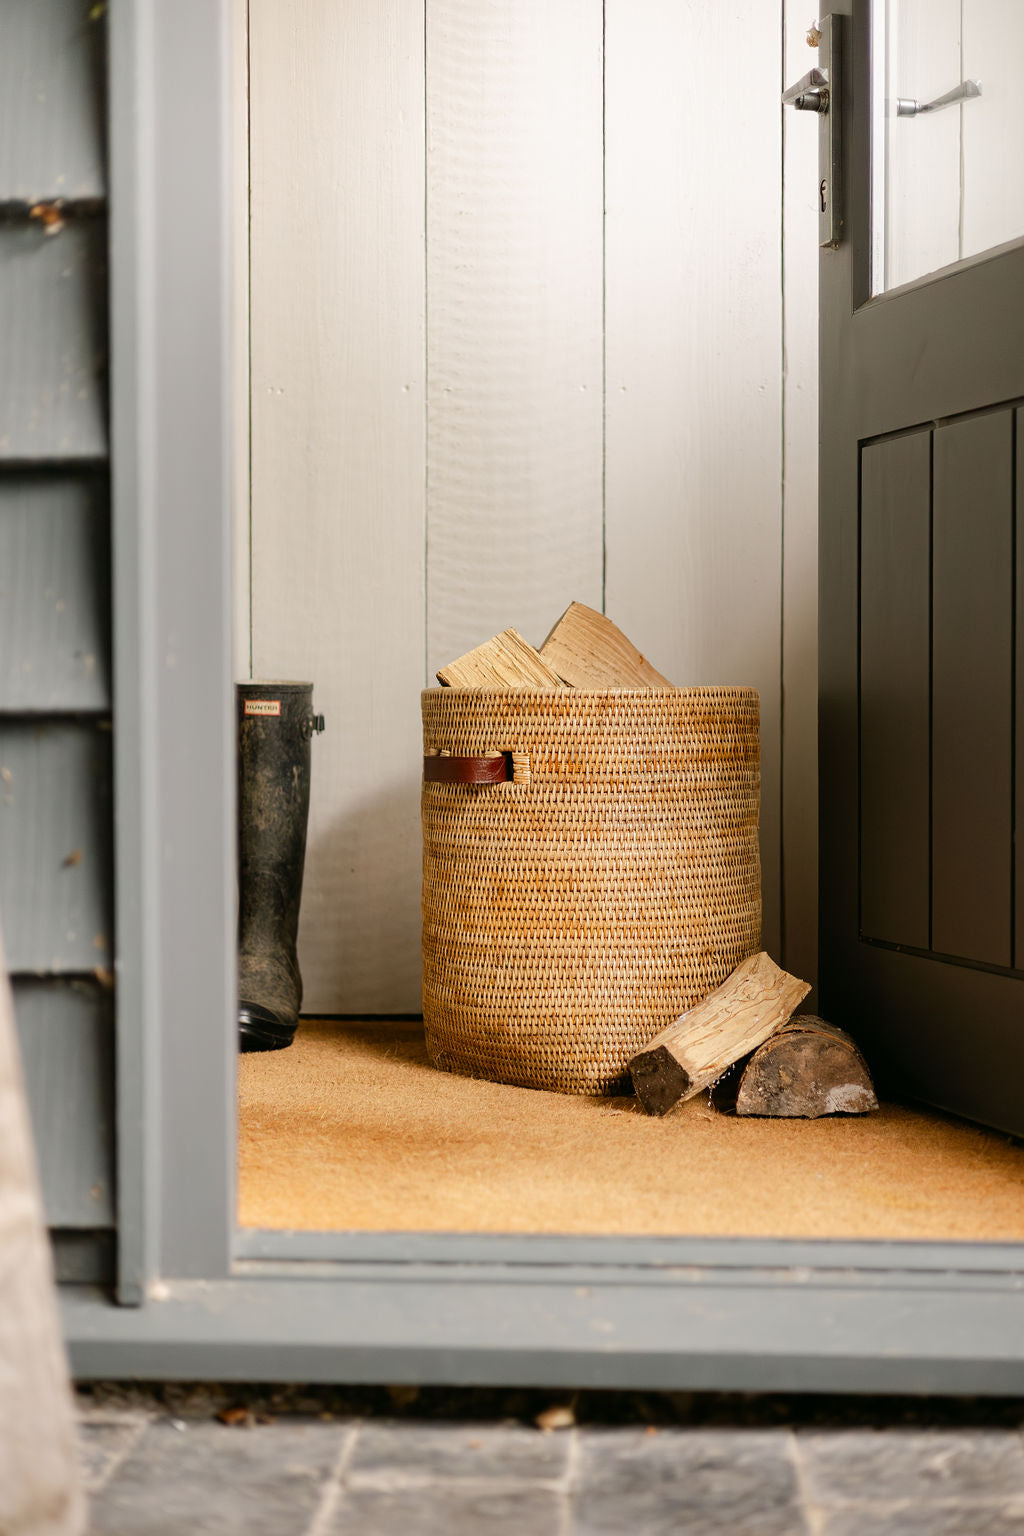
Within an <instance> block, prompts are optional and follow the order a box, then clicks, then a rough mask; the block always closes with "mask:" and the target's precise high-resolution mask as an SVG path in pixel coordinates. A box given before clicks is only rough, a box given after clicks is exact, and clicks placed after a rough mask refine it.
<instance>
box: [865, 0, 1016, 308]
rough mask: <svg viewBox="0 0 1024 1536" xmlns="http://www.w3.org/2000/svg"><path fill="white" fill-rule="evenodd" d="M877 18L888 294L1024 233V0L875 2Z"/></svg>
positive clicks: (876, 249)
mask: <svg viewBox="0 0 1024 1536" xmlns="http://www.w3.org/2000/svg"><path fill="white" fill-rule="evenodd" d="M871 23H872V210H871V217H872V291H873V292H874V293H880V292H882V291H883V290H885V289H888V288H896V287H898V286H899V285H900V284H901V283H908V282H911V281H912V280H913V279H914V278H917V277H923V276H924V275H925V274H926V273H929V272H934V271H936V270H937V269H938V268H939V267H945V266H949V265H950V264H951V263H952V262H955V261H959V260H961V259H963V258H964V257H967V256H975V255H977V254H979V253H980V252H982V251H986V250H988V249H990V248H991V247H992V246H996V245H1001V244H1002V243H1003V242H1004V241H1007V240H1013V239H1016V238H1017V237H1018V236H1020V235H1021V234H1024V92H1022V91H1021V89H1020V81H1019V76H1020V71H1021V67H1022V65H1024V0H872V5H871ZM950 95H952V96H953V97H954V98H955V99H953V100H952V101H951V102H948V103H946V104H943V102H942V98H943V97H947V96H950ZM956 98H958V99H956Z"/></svg>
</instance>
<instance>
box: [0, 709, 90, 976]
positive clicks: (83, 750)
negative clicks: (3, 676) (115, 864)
mask: <svg viewBox="0 0 1024 1536" xmlns="http://www.w3.org/2000/svg"><path fill="white" fill-rule="evenodd" d="M110 756H111V735H110V731H109V729H106V728H104V722H102V721H100V722H96V721H91V722H88V723H85V722H80V721H52V720H50V721H46V722H45V723H39V724H37V723H34V722H32V721H27V720H10V719H3V718H0V922H2V923H3V933H4V946H5V949H6V952H7V964H8V967H9V969H10V971H11V974H12V975H17V974H19V973H21V972H31V973H33V974H40V975H61V974H66V973H69V972H70V973H74V974H82V973H83V972H85V973H88V972H90V971H92V970H94V969H95V968H96V967H97V966H99V967H109V966H110V964H111V962H112V955H113V944H112V898H113V889H112V878H111V832H110V824H111V805H110V793H111V768H110Z"/></svg>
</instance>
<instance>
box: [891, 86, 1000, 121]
mask: <svg viewBox="0 0 1024 1536" xmlns="http://www.w3.org/2000/svg"><path fill="white" fill-rule="evenodd" d="M980 95H981V85H980V84H979V82H978V81H977V80H961V82H960V84H959V85H954V87H953V89H952V90H951V91H947V92H946V94H945V95H944V96H936V98H935V100H934V101H915V100H914V99H913V97H912V96H897V98H896V116H897V117H920V115H921V113H922V112H938V111H940V110H941V109H942V108H943V107H952V106H954V105H955V104H956V102H958V101H973V100H974V98H975V96H980Z"/></svg>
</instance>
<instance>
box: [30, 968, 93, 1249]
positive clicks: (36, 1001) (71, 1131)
mask: <svg viewBox="0 0 1024 1536" xmlns="http://www.w3.org/2000/svg"><path fill="white" fill-rule="evenodd" d="M14 1017H15V1022H16V1024H17V1029H18V1039H19V1043H20V1045H21V1059H22V1068H23V1071H24V1075H25V1087H26V1091H27V1095H28V1102H29V1109H30V1112H31V1115H32V1124H33V1126H34V1127H35V1130H36V1160H37V1162H38V1165H39V1176H40V1180H41V1183H42V1186H43V1200H44V1204H45V1207H46V1216H47V1220H48V1221H49V1223H50V1225H51V1226H53V1227H63V1228H83V1227H85V1228H94V1227H107V1226H110V1225H112V1224H113V1221H114V1188H113V1168H114V1157H113V1150H114V1146H113V1144H114V1021H113V1008H112V993H111V992H110V991H109V990H107V989H105V988H104V987H102V986H100V985H99V984H98V983H96V982H85V981H66V980H62V981H53V980H49V981H42V980H34V979H32V978H29V977H20V978H16V979H15V982H14Z"/></svg>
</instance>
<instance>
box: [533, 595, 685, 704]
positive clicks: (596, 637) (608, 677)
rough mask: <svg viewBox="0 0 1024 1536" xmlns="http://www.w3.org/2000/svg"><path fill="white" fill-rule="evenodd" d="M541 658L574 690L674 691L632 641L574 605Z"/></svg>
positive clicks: (602, 618)
mask: <svg viewBox="0 0 1024 1536" xmlns="http://www.w3.org/2000/svg"><path fill="white" fill-rule="evenodd" d="M540 654H541V656H542V657H543V659H544V660H545V661H546V662H547V663H548V665H549V666H550V667H553V668H554V670H555V671H556V672H557V673H558V675H559V677H560V678H561V679H562V681H563V682H564V683H568V684H569V686H570V687H572V688H671V687H672V684H671V683H670V682H669V680H668V678H667V677H662V675H661V673H660V672H658V671H657V670H656V669H655V668H654V667H652V666H651V664H650V662H649V661H648V660H647V658H646V657H645V656H642V655H641V654H640V652H639V651H638V650H637V648H636V646H635V645H634V644H633V642H632V640H629V639H627V637H626V636H625V635H624V634H623V633H622V630H621V629H619V628H618V626H617V625H615V624H613V623H612V621H611V619H609V618H607V617H606V616H605V615H604V614H603V613H598V612H597V610H596V608H588V607H587V605H586V604H585V603H571V604H570V605H569V607H568V608H567V609H566V611H565V612H564V613H563V614H562V617H561V618H560V619H559V621H558V623H557V624H556V625H555V627H554V629H553V630H552V631H551V633H550V635H548V637H547V639H546V640H545V642H544V644H543V645H542V646H541V648H540Z"/></svg>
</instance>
